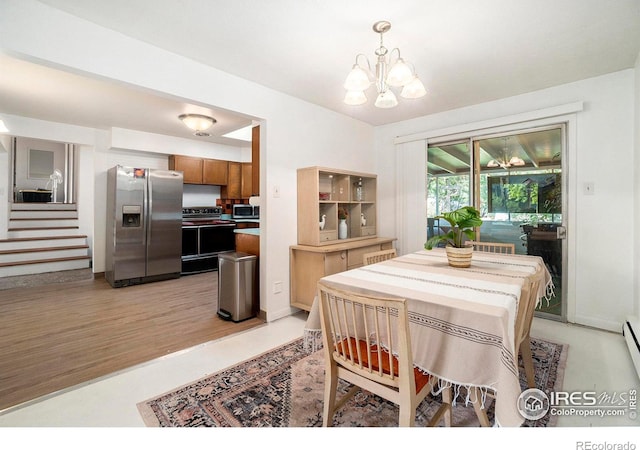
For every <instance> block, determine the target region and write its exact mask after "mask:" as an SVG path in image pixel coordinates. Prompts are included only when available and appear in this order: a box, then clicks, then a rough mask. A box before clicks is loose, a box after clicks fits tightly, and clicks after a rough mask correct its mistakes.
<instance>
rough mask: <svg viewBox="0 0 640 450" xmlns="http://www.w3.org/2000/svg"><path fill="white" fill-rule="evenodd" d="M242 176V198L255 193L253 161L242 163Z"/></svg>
mask: <svg viewBox="0 0 640 450" xmlns="http://www.w3.org/2000/svg"><path fill="white" fill-rule="evenodd" d="M240 167H241V172H242V173H241V177H240V196H241V198H249V197H251V196H252V195H253V180H252V175H253V170H252V167H253V165H252V163H241V164H240Z"/></svg>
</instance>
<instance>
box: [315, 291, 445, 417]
mask: <svg viewBox="0 0 640 450" xmlns="http://www.w3.org/2000/svg"><path fill="white" fill-rule="evenodd" d="M318 299H319V300H320V323H321V327H322V336H323V340H324V355H325V388H324V410H323V416H322V424H323V426H325V427H326V426H331V425H332V423H333V416H334V414H335V413H336V411H337V410H338V409H340V408H341V407H342V406H343V405H344V404H345V403H346V401H347V400H348V399H349V398H351V397H352V396H353V395H354V394H355V393H356V392H357V391H358V390H359V389H365V390H367V391H369V392H372V393H374V394H376V395H378V396H380V397H382V398H384V399H387V400H389V401H391V402H393V403H395V404H397V405H398V406H399V409H400V411H399V422H398V423H399V425H400V426H402V427H406V426H413V425H415V419H416V408H417V407H418V405H419V404H420V403H421V402H422V400H423V399H424V398H425V397H426V396H427V395H428V394H429V393H430V392H431V389H432V388H433V386H434V385H435V383H436V382H437V379H436V378H435V377H432V376H430V375H428V374H425V373H423V372H422V371H420V370H419V369H417V368H414V366H413V357H412V352H411V338H410V335H409V318H408V313H407V303H406V300H405V299H397V298H382V297H370V296H363V295H357V294H355V293H351V292H344V291H340V290H336V289H332V288H331V287H329V286H326V285H324V284H323V283H322V282H320V283H318ZM338 379H343V380H345V381H347V382H349V383H351V384H352V385H353V386H352V387H351V389H350V390H349V391H348V392H347V393H346V394H345V395H343V396H342V398H340V399H337V398H336V397H337V388H338ZM451 415H452V412H451V393H450V391H449V390H446V393H445V394H444V395H443V402H442V405H441V406H440V408H439V409H438V411H437V412H436V413H435V414H434V415H433V417H432V418H431V421H430V422H429V424H428V425H429V426H435V425H436V424H438V423H439V422H440V420H441V419H443V418H444V423H445V425H446V426H450V425H451V419H452V417H451Z"/></svg>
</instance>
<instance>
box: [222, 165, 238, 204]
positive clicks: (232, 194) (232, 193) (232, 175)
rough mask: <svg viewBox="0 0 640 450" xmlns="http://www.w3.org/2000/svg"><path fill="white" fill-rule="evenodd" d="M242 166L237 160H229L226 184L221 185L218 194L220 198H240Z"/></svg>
mask: <svg viewBox="0 0 640 450" xmlns="http://www.w3.org/2000/svg"><path fill="white" fill-rule="evenodd" d="M241 183H242V167H241V165H240V163H239V162H235V161H229V176H228V179H227V185H226V186H222V189H221V190H220V195H221V196H222V198H242V197H241V189H242V186H241Z"/></svg>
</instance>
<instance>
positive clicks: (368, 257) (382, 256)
mask: <svg viewBox="0 0 640 450" xmlns="http://www.w3.org/2000/svg"><path fill="white" fill-rule="evenodd" d="M396 256H398V254H397V253H396V249H395V248H392V249H389V250H380V251H377V252H371V253H365V254H364V255H363V256H362V263H363V264H364V265H365V266H367V265H369V264H374V263H377V262H381V261H386V260H387V259H391V258H395V257H396Z"/></svg>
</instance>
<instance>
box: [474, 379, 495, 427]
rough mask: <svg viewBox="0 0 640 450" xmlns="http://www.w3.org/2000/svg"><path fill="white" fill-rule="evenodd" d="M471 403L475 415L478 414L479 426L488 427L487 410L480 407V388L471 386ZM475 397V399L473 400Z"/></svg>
mask: <svg viewBox="0 0 640 450" xmlns="http://www.w3.org/2000/svg"><path fill="white" fill-rule="evenodd" d="M471 399H472V401H471V403H472V404H473V409H474V410H475V412H476V416H478V421H480V426H481V427H489V426H491V424H490V423H489V418H488V417H487V410H486V409H485V408H483V407H482V394H481V392H480V389H478V388H477V387H472V388H471ZM474 399H475V400H474Z"/></svg>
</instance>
